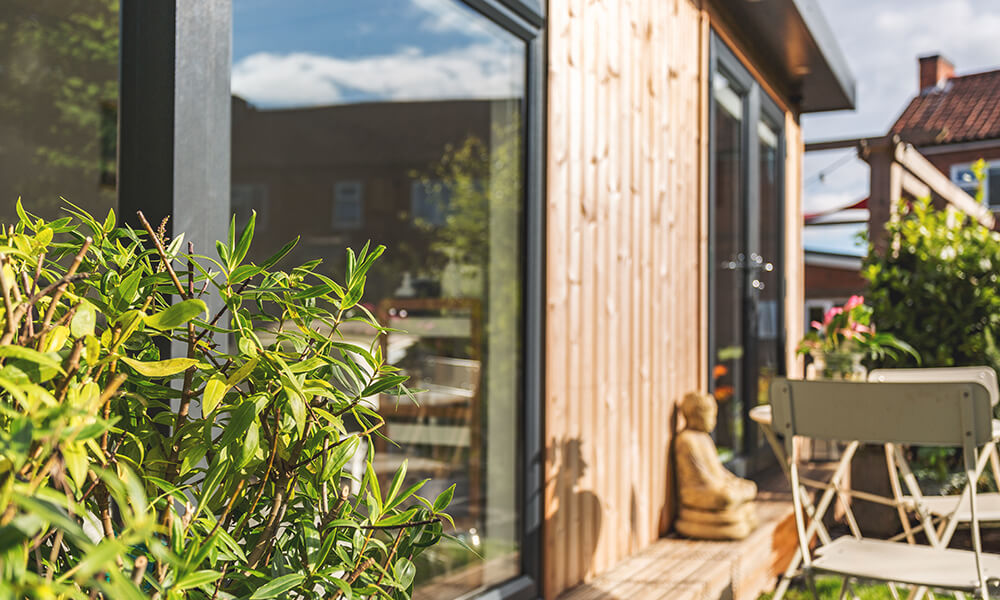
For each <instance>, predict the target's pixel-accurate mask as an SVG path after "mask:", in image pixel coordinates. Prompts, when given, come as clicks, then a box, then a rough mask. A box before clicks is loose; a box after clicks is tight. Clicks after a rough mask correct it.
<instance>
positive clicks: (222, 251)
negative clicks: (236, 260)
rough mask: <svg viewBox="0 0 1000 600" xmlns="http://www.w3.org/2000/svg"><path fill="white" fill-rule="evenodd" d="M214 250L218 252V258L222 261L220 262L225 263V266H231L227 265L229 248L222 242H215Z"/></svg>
mask: <svg viewBox="0 0 1000 600" xmlns="http://www.w3.org/2000/svg"><path fill="white" fill-rule="evenodd" d="M215 251H216V252H218V253H219V260H221V261H222V264H224V265H226V267H227V268H231V267H229V248H227V247H226V245H225V244H223V243H222V242H215Z"/></svg>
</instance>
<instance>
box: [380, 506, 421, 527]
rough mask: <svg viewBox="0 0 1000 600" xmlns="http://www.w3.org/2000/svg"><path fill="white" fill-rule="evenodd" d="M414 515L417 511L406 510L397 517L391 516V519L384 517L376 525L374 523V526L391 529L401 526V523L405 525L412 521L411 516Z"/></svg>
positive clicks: (412, 509)
mask: <svg viewBox="0 0 1000 600" xmlns="http://www.w3.org/2000/svg"><path fill="white" fill-rule="evenodd" d="M415 514H417V509H416V508H410V509H408V510H405V511H403V512H401V513H399V514H398V515H392V516H391V517H386V518H384V519H382V520H380V521H379V522H378V523H376V525H378V526H379V527H393V526H396V525H402V524H403V523H406V522H407V521H409V520H410V519H412V518H413V515H415Z"/></svg>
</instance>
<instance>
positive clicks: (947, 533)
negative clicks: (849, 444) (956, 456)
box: [868, 367, 1000, 546]
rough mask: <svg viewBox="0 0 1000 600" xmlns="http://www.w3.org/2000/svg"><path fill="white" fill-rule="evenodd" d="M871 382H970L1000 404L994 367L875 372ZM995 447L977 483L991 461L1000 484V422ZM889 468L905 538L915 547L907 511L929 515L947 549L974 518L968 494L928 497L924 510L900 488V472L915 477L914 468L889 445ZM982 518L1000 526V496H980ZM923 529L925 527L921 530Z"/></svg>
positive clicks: (993, 403)
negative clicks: (959, 527)
mask: <svg viewBox="0 0 1000 600" xmlns="http://www.w3.org/2000/svg"><path fill="white" fill-rule="evenodd" d="M868 380H869V381H872V382H877V383H907V382H912V383H931V382H966V383H979V384H981V385H983V386H984V387H985V388H986V390H987V391H988V392H989V395H990V405H991V406H993V407H995V406H996V405H997V402H998V401H1000V386H998V384H997V374H996V371H994V370H993V369H992V368H991V367H941V368H930V369H875V370H874V371H872V372H871V373H870V374H869V375H868ZM992 424H993V425H992V431H993V443H992V444H990V445H989V446H988V447H987V451H986V452H984V453H983V454H982V455H981V456H980V457H979V460H978V461H977V463H976V472H975V475H976V479H977V480H978V478H979V477H980V475H981V474H982V472H983V470H984V469H985V467H986V463H987V461H988V462H989V464H990V466H991V467H992V471H993V478H994V481H995V482H997V483H998V484H1000V455H998V453H997V443H998V442H1000V421H997V420H996V419H993V420H992ZM886 464H887V465H888V469H889V482H890V484H891V486H892V491H893V496H894V497H895V498H896V500H898V501H900V503H899V505H898V508H899V511H900V512H899V517H900V521H901V523H902V525H903V534H902V536H903V537H905V538H906V539H907V540H909V541H910V542H911V543H913V534H914V533H915V532H916V531H917V530H913V529H911V528H910V522H909V518H908V514H907V510H909V511H911V512H915V513H917V514H918V516H919V515H921V514H922V513H926V514H929V515H930V516H931V517H932V519H933V520H934V521H935V522H936V523H938V525H939V527H938V530H937V532H936V534H937V537H938V540H939V541H940V543H941V544H942V545H944V546H947V545H948V544H949V542H951V538H952V536H953V535H954V534H955V530H956V529H957V527H958V526H959V525H962V524H967V523H969V521H970V520H971V518H972V514H971V511H970V507H969V493H968V490H967V489H966V490H963V492H962V493H961V494H958V495H950V496H925V497H924V498H923V502H922V504H921V505H920V506H917V505H916V504H915V503H914V499H913V498H912V497H911V496H906V495H904V494H903V493H902V489H901V487H900V485H899V471H900V470H901V471H902V474H903V477H904V478H905V477H911V476H912V474H911V472H910V467H909V465H908V464H907V463H906V460H905V458H903V455H902V452H901V451H900V449H899V448H898V447H895V446H893V445H892V444H886ZM977 499H978V506H977V508H978V515H979V521H980V522H1000V493H998V492H991V493H985V494H979V495H978V496H977ZM921 528H922V527H921Z"/></svg>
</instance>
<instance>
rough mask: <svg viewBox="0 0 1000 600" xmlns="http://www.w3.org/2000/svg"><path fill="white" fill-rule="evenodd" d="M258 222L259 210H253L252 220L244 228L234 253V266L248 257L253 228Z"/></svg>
mask: <svg viewBox="0 0 1000 600" xmlns="http://www.w3.org/2000/svg"><path fill="white" fill-rule="evenodd" d="M256 222H257V211H255V210H251V211H250V222H249V223H247V226H246V229H244V230H243V234H242V235H241V236H240V241H239V242H237V244H236V251H235V252H234V253H233V267H235V266H236V265H238V264H240V263H241V262H243V259H244V258H246V255H247V251H248V250H249V249H250V242H252V241H253V230H254V225H255V223H256Z"/></svg>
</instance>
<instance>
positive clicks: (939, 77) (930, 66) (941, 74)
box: [920, 54, 955, 93]
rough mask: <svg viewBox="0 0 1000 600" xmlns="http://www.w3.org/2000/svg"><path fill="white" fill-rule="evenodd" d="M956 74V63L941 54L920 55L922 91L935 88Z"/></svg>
mask: <svg viewBox="0 0 1000 600" xmlns="http://www.w3.org/2000/svg"><path fill="white" fill-rule="evenodd" d="M954 76H955V65H953V64H951V62H950V61H949V60H948V59H947V58H945V57H943V56H941V55H940V54H931V55H930V56H921V57H920V93H925V92H927V91H930V90H933V89H934V88H937V87H939V86H940V85H942V84H943V83H944V82H945V81H947V80H949V79H951V78H952V77H954Z"/></svg>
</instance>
